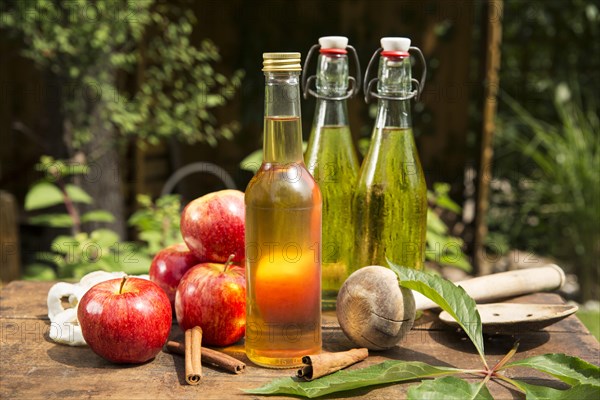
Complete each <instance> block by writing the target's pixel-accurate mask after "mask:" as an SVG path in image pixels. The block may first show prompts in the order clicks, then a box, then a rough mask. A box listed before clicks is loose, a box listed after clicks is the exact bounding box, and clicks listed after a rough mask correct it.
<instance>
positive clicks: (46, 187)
mask: <svg viewBox="0 0 600 400" xmlns="http://www.w3.org/2000/svg"><path fill="white" fill-rule="evenodd" d="M63 202H64V197H63V194H62V192H61V191H60V189H59V188H58V187H56V185H53V184H52V183H50V182H45V181H43V182H39V183H36V184H35V185H33V186H32V187H31V189H29V192H27V196H25V210H27V211H31V210H38V209H40V208H46V207H52V206H56V205H58V204H63Z"/></svg>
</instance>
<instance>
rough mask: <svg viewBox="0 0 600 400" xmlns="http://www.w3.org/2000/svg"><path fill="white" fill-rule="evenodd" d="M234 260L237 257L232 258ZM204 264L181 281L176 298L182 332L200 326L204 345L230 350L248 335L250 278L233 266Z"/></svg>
mask: <svg viewBox="0 0 600 400" xmlns="http://www.w3.org/2000/svg"><path fill="white" fill-rule="evenodd" d="M231 258H233V257H231ZM231 258H230V260H228V261H227V263H226V264H225V265H223V264H217V263H203V264H198V265H196V266H195V267H192V268H191V269H190V270H189V271H188V272H186V274H185V275H184V276H183V278H181V282H179V286H178V287H177V294H176V295H175V314H176V315H177V322H178V323H179V326H180V327H181V329H182V330H184V331H185V330H187V329H190V328H193V327H194V326H199V327H201V328H202V343H206V344H208V345H213V346H227V345H230V344H232V343H235V342H237V341H238V340H240V339H241V338H242V337H244V333H245V332H246V278H245V274H244V269H243V268H242V267H240V266H237V265H232V264H231Z"/></svg>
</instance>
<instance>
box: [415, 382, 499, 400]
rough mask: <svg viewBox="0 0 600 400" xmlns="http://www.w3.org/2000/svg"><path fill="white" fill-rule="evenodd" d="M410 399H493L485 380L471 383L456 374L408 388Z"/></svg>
mask: <svg viewBox="0 0 600 400" xmlns="http://www.w3.org/2000/svg"><path fill="white" fill-rule="evenodd" d="M408 399H409V400H438V399H445V400H493V397H492V395H491V394H490V392H489V390H488V388H487V387H486V386H485V383H484V381H483V380H482V381H481V382H477V383H469V382H467V381H465V380H463V379H459V378H456V377H454V376H446V377H444V378H437V379H433V380H427V381H425V382H423V383H421V384H420V385H418V386H412V387H411V388H409V389H408Z"/></svg>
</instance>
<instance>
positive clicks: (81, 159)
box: [0, 0, 600, 337]
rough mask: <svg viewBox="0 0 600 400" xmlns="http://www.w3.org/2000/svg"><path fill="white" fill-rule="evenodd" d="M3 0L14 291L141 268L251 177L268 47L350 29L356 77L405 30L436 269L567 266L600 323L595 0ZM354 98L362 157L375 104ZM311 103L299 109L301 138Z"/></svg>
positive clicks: (7, 217)
mask: <svg viewBox="0 0 600 400" xmlns="http://www.w3.org/2000/svg"><path fill="white" fill-rule="evenodd" d="M1 4H2V6H1V13H2V15H1V18H0V35H1V36H0V49H1V53H2V57H1V58H0V76H1V77H2V78H1V79H2V80H1V89H2V92H1V96H2V97H1V98H2V101H1V103H0V135H1V139H0V156H1V164H0V185H1V192H0V193H1V203H0V204H1V207H2V208H1V210H0V211H1V216H2V220H1V229H0V232H1V235H2V248H1V256H2V261H1V268H0V271H1V273H2V281H3V282H8V281H10V280H14V279H21V278H24V279H36V280H57V279H70V278H79V277H81V276H83V275H84V274H86V273H87V272H90V271H93V270H96V269H104V270H108V271H111V270H123V271H126V272H128V273H132V274H139V273H144V272H147V270H148V267H149V264H150V260H151V259H152V257H153V256H154V254H155V253H156V252H157V251H158V250H159V249H160V248H162V247H165V246H166V245H168V244H171V243H175V242H179V241H181V238H180V233H179V226H178V224H179V213H180V209H181V207H182V206H183V205H185V204H186V203H187V202H189V201H190V200H192V199H194V198H196V197H198V196H200V195H202V194H205V193H208V192H211V191H214V190H218V189H222V188H226V187H230V188H238V189H240V190H244V188H245V187H246V185H247V183H248V181H249V179H250V178H251V177H252V165H254V163H253V160H254V159H253V157H255V155H253V152H254V151H255V150H257V149H259V148H260V147H261V137H262V117H263V100H262V99H263V95H264V93H263V88H262V85H263V76H262V73H261V71H260V69H261V61H262V58H261V54H262V53H263V52H265V51H300V52H302V53H303V57H304V56H305V55H306V52H307V51H308V49H309V48H310V46H311V45H313V44H314V43H316V41H317V39H318V38H319V37H320V36H323V35H331V34H340V35H345V36H348V37H349V38H350V43H351V44H352V45H353V46H354V47H355V48H356V49H357V51H358V54H359V57H360V62H361V66H362V70H363V72H364V69H365V68H366V65H367V62H368V60H369V58H370V56H371V54H372V53H373V51H374V50H375V49H376V48H377V47H378V46H379V38H380V37H382V36H408V37H411V38H412V40H413V43H414V44H415V45H417V46H419V47H420V48H421V49H422V50H423V52H424V54H425V58H426V59H427V61H428V70H427V72H428V76H429V78H428V79H429V81H428V84H427V87H426V89H425V92H424V94H423V97H422V101H421V102H420V103H418V104H416V105H415V106H414V108H413V114H414V115H413V117H414V118H413V123H414V125H415V132H416V134H417V135H418V136H417V145H418V147H419V152H420V156H421V160H422V162H423V166H424V169H425V173H426V177H427V182H428V187H429V189H430V213H429V219H428V236H427V246H428V252H427V255H428V266H429V268H430V269H431V270H434V271H436V272H438V273H441V274H443V275H445V276H448V277H450V278H452V279H462V278H464V277H466V276H467V275H469V274H471V275H475V274H482V273H493V272H499V271H504V270H508V269H518V268H527V267H532V266H539V265H541V264H543V263H547V262H552V263H556V264H558V265H560V266H561V267H562V268H563V269H565V270H566V271H567V272H568V282H567V284H566V285H565V287H564V288H563V289H562V295H563V296H564V297H566V298H567V299H568V300H572V301H577V302H579V303H580V304H582V307H581V311H580V312H579V313H578V315H579V316H580V318H581V319H582V320H583V321H584V322H585V323H586V324H587V326H588V327H589V329H590V330H592V331H593V333H594V334H595V335H596V337H598V335H599V334H600V326H599V325H600V317H599V310H600V305H599V304H600V303H598V299H599V298H600V277H599V264H598V260H599V259H600V228H599V226H600V172H599V171H600V120H599V117H598V115H599V112H598V111H599V102H598V98H597V97H598V93H599V92H600V74H599V73H598V71H600V57H598V54H600V2H598V1H597V0H547V1H546V0H532V1H527V2H525V1H516V0H507V1H504V9H503V13H498V14H497V15H495V14H494V13H493V10H491V11H490V9H489V7H490V3H488V2H483V1H462V0H455V1H442V0H440V1H424V2H417V1H395V2H389V1H368V0H354V1H351V0H340V1H326V2H321V1H316V0H309V1H300V0H297V1H266V2H249V1H242V0H232V1H225V2H220V1H199V2H192V1H183V0H181V1H157V2H155V1H135V2H128V1H124V0H123V1H110V2H105V1H96V2H77V1H72V2H64V3H61V2H44V1H40V2H34V1H2V2H1ZM490 16H491V17H490ZM498 35H500V36H498ZM494 38H496V39H498V40H500V46H498V47H497V49H495V48H494V47H493V46H491V45H490V43H492V42H493V40H494ZM494 49H495V50H494ZM490 52H491V56H492V58H493V57H494V56H497V57H499V62H500V68H499V69H498V70H497V74H496V71H495V69H494V65H493V64H492V65H490V63H489V57H487V56H486V55H489V53H490ZM312 67H313V68H314V65H313V66H312ZM490 76H496V77H497V81H498V82H499V83H498V84H497V85H496V84H495V83H494V82H492V84H493V85H494V87H493V88H492V89H493V90H490V80H489V78H490ZM490 96H491V97H490ZM490 104H491V106H492V108H491V109H492V110H493V111H494V112H493V113H492V114H491V117H490V116H489V114H486V112H485V107H487V106H489V105H490ZM348 106H349V112H350V124H351V129H352V132H353V135H354V139H355V142H356V145H357V148H358V149H359V151H361V152H363V153H364V150H365V149H366V146H367V145H368V136H369V134H370V132H371V127H372V121H373V112H374V109H373V107H371V108H370V107H369V106H367V105H366V104H365V103H364V101H363V100H362V98H361V96H359V97H357V98H355V99H352V100H351V101H350V102H349V105H348ZM313 112H314V101H310V100H308V101H305V102H303V109H302V113H303V127H304V136H305V139H306V138H307V137H308V133H309V129H310V125H311V121H312V117H313ZM490 124H491V125H490ZM490 126H491V127H492V129H491V130H490V129H489V128H490ZM486 135H488V136H486ZM486 138H488V139H490V140H492V141H491V144H492V145H491V147H489V148H488V147H486V140H485V139H486ZM488 150H493V156H492V153H491V152H489V151H488ZM254 154H256V153H254ZM482 193H484V194H485V195H484V196H482V195H481V194H482Z"/></svg>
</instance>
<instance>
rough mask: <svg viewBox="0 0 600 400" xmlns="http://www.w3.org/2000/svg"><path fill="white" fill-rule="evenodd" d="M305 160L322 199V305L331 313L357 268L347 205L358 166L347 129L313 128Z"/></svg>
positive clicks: (344, 127) (354, 185)
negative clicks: (341, 291) (350, 276)
mask: <svg viewBox="0 0 600 400" xmlns="http://www.w3.org/2000/svg"><path fill="white" fill-rule="evenodd" d="M304 159H305V161H306V166H307V168H308V170H309V172H310V173H311V174H312V175H313V177H314V178H315V180H316V181H317V183H318V184H319V188H320V189H321V194H322V196H323V246H322V249H323V250H322V252H323V264H322V280H321V282H322V303H323V304H322V305H323V309H324V310H326V309H334V308H335V302H336V298H337V294H338V291H339V289H340V287H341V286H342V284H343V283H344V281H345V280H346V278H348V276H349V275H350V274H351V273H352V272H353V271H354V270H355V269H356V267H357V266H356V265H354V264H353V263H352V262H351V254H352V246H353V241H354V231H353V229H352V208H351V207H350V205H351V202H352V196H353V194H354V190H355V189H356V181H357V178H358V169H359V166H358V158H357V156H356V152H355V151H354V144H353V143H352V135H351V134H350V129H349V128H348V126H331V125H329V126H328V125H326V126H317V127H316V128H313V131H312V132H311V135H310V141H309V143H308V148H307V149H306V154H305V156H304Z"/></svg>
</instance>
